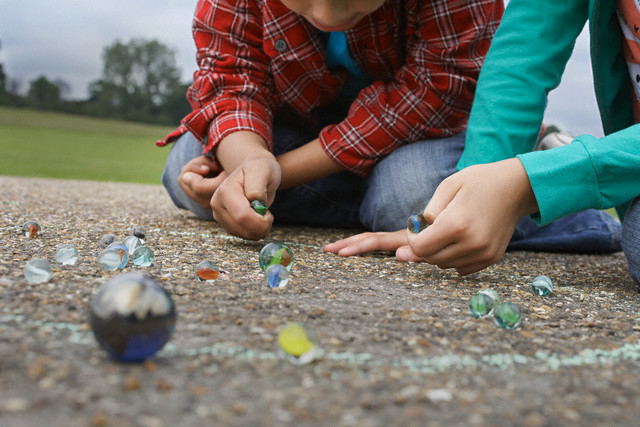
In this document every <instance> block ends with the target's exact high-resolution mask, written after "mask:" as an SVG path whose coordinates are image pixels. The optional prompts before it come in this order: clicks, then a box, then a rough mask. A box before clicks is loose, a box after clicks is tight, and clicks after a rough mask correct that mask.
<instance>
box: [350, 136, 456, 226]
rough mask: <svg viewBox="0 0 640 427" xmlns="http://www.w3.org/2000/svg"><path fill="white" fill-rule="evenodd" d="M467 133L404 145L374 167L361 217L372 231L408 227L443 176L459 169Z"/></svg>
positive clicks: (361, 208)
mask: <svg viewBox="0 0 640 427" xmlns="http://www.w3.org/2000/svg"><path fill="white" fill-rule="evenodd" d="M464 138H465V133H464V132H463V133H460V134H458V135H455V136H452V137H450V138H442V139H431V140H425V141H418V142H414V143H412V144H408V145H405V146H402V147H400V148H398V149H396V150H395V151H393V152H392V153H390V154H389V155H388V156H386V157H385V158H384V159H382V160H381V161H380V162H378V164H377V165H376V166H374V167H373V169H372V170H371V173H370V174H369V177H368V178H367V191H366V194H365V197H364V200H363V202H362V205H361V206H360V220H361V221H362V223H363V224H364V226H365V227H366V228H368V229H370V230H373V231H396V230H400V229H402V228H405V227H406V224H407V218H408V217H409V215H411V214H412V213H416V212H422V211H423V210H424V208H425V206H426V205H427V203H428V202H429V200H430V199H431V196H432V195H433V193H434V191H435V190H436V188H437V187H438V185H439V184H440V182H442V180H443V179H445V178H446V177H448V176H449V175H451V174H453V173H455V172H456V166H457V163H458V160H459V159H460V156H461V155H462V150H463V149H464Z"/></svg>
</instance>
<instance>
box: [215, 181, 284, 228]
mask: <svg viewBox="0 0 640 427" xmlns="http://www.w3.org/2000/svg"><path fill="white" fill-rule="evenodd" d="M243 182H244V181H243V173H242V171H240V170H238V171H236V172H234V173H233V174H232V175H231V176H230V177H229V178H227V179H226V180H225V181H224V182H223V183H222V184H221V185H220V187H219V188H218V190H217V191H216V192H215V193H214V195H213V198H212V199H211V208H212V209H213V217H214V219H215V220H216V221H217V222H218V223H219V224H220V225H221V226H222V227H223V228H224V229H225V230H226V231H228V232H229V233H231V234H233V235H236V236H240V237H243V238H245V239H251V240H258V239H261V238H263V237H265V236H266V235H267V233H268V232H269V229H270V228H271V224H272V223H273V215H272V214H271V213H270V212H267V213H266V214H265V215H264V216H261V215H258V214H256V213H255V211H254V210H253V209H252V208H251V206H250V204H249V201H248V200H247V198H246V197H245V194H244V185H243Z"/></svg>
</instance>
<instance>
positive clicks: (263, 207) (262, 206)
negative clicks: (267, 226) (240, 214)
mask: <svg viewBox="0 0 640 427" xmlns="http://www.w3.org/2000/svg"><path fill="white" fill-rule="evenodd" d="M251 209H253V210H254V211H255V212H256V213H257V214H258V215H262V216H265V215H266V213H267V211H269V207H268V206H267V204H266V203H265V202H264V201H262V200H254V201H253V202H251Z"/></svg>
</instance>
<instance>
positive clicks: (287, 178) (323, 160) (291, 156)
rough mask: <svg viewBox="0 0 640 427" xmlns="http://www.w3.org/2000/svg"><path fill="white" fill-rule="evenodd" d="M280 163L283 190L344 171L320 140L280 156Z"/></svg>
mask: <svg viewBox="0 0 640 427" xmlns="http://www.w3.org/2000/svg"><path fill="white" fill-rule="evenodd" d="M278 163H279V164H280V168H281V169H282V181H281V183H280V188H281V189H285V188H290V187H295V186H296V185H300V184H305V183H307V182H311V181H315V180H316V179H319V178H324V177H325V176H329V175H332V174H334V173H338V172H341V171H343V170H344V169H342V167H340V166H339V165H338V164H337V163H335V162H334V161H333V160H331V159H330V158H329V156H328V155H327V153H325V152H324V150H323V149H322V147H321V146H320V140H319V139H314V140H313V141H311V142H309V143H308V144H305V145H303V146H302V147H299V148H296V149H295V150H291V151H289V152H287V153H284V154H282V155H280V156H278Z"/></svg>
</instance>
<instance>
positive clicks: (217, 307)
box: [0, 177, 640, 426]
mask: <svg viewBox="0 0 640 427" xmlns="http://www.w3.org/2000/svg"><path fill="white" fill-rule="evenodd" d="M0 188H2V192H1V193H0V194H1V195H0V207H1V208H0V247H1V248H2V256H1V257H0V310H1V311H0V425H3V426H33V425H44V424H47V425H48V426H72V425H73V426H174V425H176V426H177V425H180V426H201V425H202V426H205V425H237V426H248V425H300V424H302V425H355V426H386V425H420V426H423V425H448V426H458V425H465V426H467V425H471V426H483V425H498V426H501V425H523V426H546V425H603V426H604V425H633V424H637V422H638V421H637V420H638V419H640V399H639V398H638V395H639V392H640V382H639V381H638V380H637V377H638V376H640V362H639V359H640V341H639V339H638V338H639V333H640V324H639V323H638V312H639V308H640V298H639V295H638V289H637V287H636V286H635V285H634V284H633V282H632V281H631V279H630V278H629V277H628V275H627V273H626V260H625V258H624V256H623V255H622V254H621V253H619V254H614V255H604V256H593V255H568V254H541V253H529V252H510V253H508V254H506V255H505V256H504V258H503V259H502V261H501V262H500V263H498V264H497V265H495V266H493V267H492V268H489V269H487V270H485V271H484V272H481V273H477V274H475V275H471V276H467V277H460V276H458V275H457V274H456V273H454V272H450V271H442V270H439V269H437V268H435V267H431V266H428V265H422V264H400V263H398V262H397V261H396V260H395V258H394V257H393V254H389V253H376V254H371V255H367V256H362V257H352V258H347V259H344V258H340V257H338V256H335V255H332V254H325V253H323V251H322V247H323V245H324V244H325V243H327V242H330V241H333V240H336V239H338V238H342V237H345V236H348V235H350V234H353V233H354V232H355V230H339V229H314V228H306V227H284V226H277V227H275V228H274V229H273V230H272V233H271V235H270V236H269V238H268V239H265V241H260V242H251V241H245V240H241V239H237V238H234V237H232V236H229V235H227V234H225V233H224V232H223V231H222V230H221V229H220V228H219V227H217V226H216V225H215V224H211V223H206V222H202V221H198V220H196V219H194V218H193V217H191V216H190V215H189V214H186V213H184V212H181V211H179V210H177V209H175V208H174V207H173V205H172V204H171V202H170V201H169V199H168V197H167V196H166V194H165V193H164V190H163V189H162V188H161V187H160V186H148V185H131V184H115V183H95V182H81V181H56V180H39V179H22V178H9V177H0ZM30 219H33V220H36V221H37V222H39V224H40V225H41V226H42V228H43V235H42V236H41V237H40V238H39V239H34V240H27V239H25V238H24V237H23V236H21V235H20V233H19V232H18V231H19V227H20V225H21V224H22V223H24V222H26V221H27V220H30ZM133 225H142V226H144V227H146V229H147V231H148V235H149V237H148V239H147V240H148V246H150V247H151V248H152V249H154V251H155V256H156V258H155V262H154V265H153V266H151V267H147V268H142V267H134V266H132V265H131V264H129V266H127V267H126V268H125V270H124V271H142V272H144V273H145V274H147V275H148V276H150V277H152V278H154V279H155V280H156V281H158V282H159V283H160V284H162V285H163V286H164V287H165V288H166V289H167V290H168V291H169V292H170V293H171V294H172V298H173V299H174V302H175V303H176V306H177V310H178V321H177V324H176V329H175V331H174V334H173V336H172V338H171V341H170V342H169V344H168V345H167V346H166V347H165V348H164V349H163V350H162V351H161V352H160V353H158V354H157V355H156V356H155V357H154V358H152V359H151V360H149V361H147V362H146V363H144V364H125V363H118V362H115V361H113V360H111V359H110V358H109V357H108V356H107V355H106V353H104V352H103V351H102V350H101V349H100V348H99V347H98V345H97V344H96V342H95V340H94V338H93V335H92V332H91V330H90V328H89V326H88V323H87V322H88V316H87V308H88V304H89V301H90V300H91V297H92V295H93V294H94V293H95V291H96V290H97V289H98V288H99V287H100V285H101V284H102V283H104V282H105V281H106V280H107V279H108V278H110V277H112V276H114V275H116V274H117V273H108V272H103V271H101V270H100V269H99V268H98V267H97V265H96V262H95V255H96V253H97V251H98V248H99V244H98V242H99V240H100V237H101V236H102V235H104V234H106V233H114V234H116V235H118V236H121V237H124V236H125V235H126V234H127V232H128V230H129V229H130V228H131V227H132V226H133ZM268 241H278V242H284V243H287V244H288V245H290V247H291V248H292V249H293V251H294V255H295V266H294V267H293V270H292V271H291V280H290V282H289V286H288V287H287V288H284V289H277V290H269V289H267V288H266V287H265V286H263V284H262V276H261V270H260V266H259V264H258V253H259V251H260V249H261V247H262V246H263V245H264V244H265V242H268ZM63 243H72V244H75V245H76V246H77V247H78V249H79V250H80V252H81V259H80V262H79V264H78V265H76V266H75V267H68V266H59V265H56V264H55V260H54V257H55V252H56V250H57V247H58V246H59V245H60V244H63ZM34 256H41V257H45V258H48V259H49V260H50V261H51V262H52V263H54V274H53V278H52V280H51V281H50V282H49V283H45V284H39V285H34V284H29V283H28V282H27V281H26V280H25V278H24V275H23V272H22V269H23V267H24V265H25V263H26V262H27V261H28V260H29V259H31V258H32V257H34ZM204 259H211V260H213V261H215V262H216V263H217V264H218V265H219V266H220V268H221V269H222V270H223V274H222V276H221V278H220V279H218V280H217V281H216V282H214V284H203V283H199V282H197V281H196V280H195V279H194V278H193V270H194V268H195V266H196V265H197V264H198V263H199V262H200V261H202V260H204ZM539 274H545V275H547V276H549V277H551V278H552V279H553V281H554V283H555V285H556V290H555V291H554V293H553V294H552V295H551V296H548V297H536V296H534V295H533V294H532V293H531V292H530V291H529V283H530V282H531V280H532V279H533V278H534V277H535V276H537V275H539ZM485 287H492V288H493V289H495V290H496V291H498V292H499V294H500V295H501V297H502V299H503V300H508V301H512V302H515V303H517V304H518V305H519V306H520V307H521V309H522V311H523V322H522V324H521V326H520V327H518V328H517V329H515V330H503V329H500V328H498V327H497V326H496V325H495V324H494V323H493V321H492V320H491V319H474V318H473V317H471V315H470V314H469V312H468V308H467V304H468V300H469V298H470V297H471V296H472V295H473V294H474V293H475V292H477V291H478V290H480V289H482V288H485ZM291 320H301V321H303V322H305V323H306V324H307V325H308V326H309V327H310V328H312V329H313V330H315V332H316V334H317V335H318V338H319V340H320V343H321V346H322V348H323V350H324V353H323V355H322V357H321V358H320V359H319V360H317V361H315V362H314V363H312V364H309V365H304V366H294V365H292V364H290V363H289V362H287V361H285V360H283V359H280V358H279V357H278V355H277V352H276V351H275V337H276V335H277V333H278V331H279V329H280V328H281V327H282V326H283V325H284V324H286V323H287V322H288V321H291Z"/></svg>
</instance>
